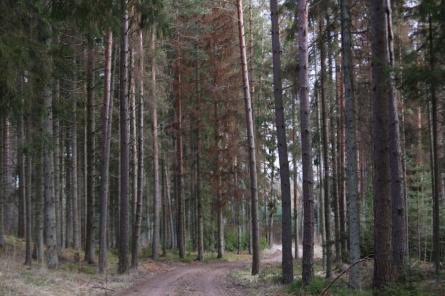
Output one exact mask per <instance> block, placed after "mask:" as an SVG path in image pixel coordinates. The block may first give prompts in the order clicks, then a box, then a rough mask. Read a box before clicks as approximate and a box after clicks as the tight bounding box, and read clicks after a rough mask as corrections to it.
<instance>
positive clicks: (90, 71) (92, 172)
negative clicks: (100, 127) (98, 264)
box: [85, 36, 96, 264]
mask: <svg viewBox="0 0 445 296" xmlns="http://www.w3.org/2000/svg"><path fill="white" fill-rule="evenodd" d="M87 51H88V53H87V169H86V171H85V174H87V184H86V186H87V217H86V240H85V261H87V262H88V263H89V264H94V263H95V258H94V257H95V250H96V246H95V240H96V239H95V229H94V228H95V227H94V226H95V224H96V219H95V199H96V166H95V158H96V157H95V152H96V151H95V150H96V141H95V136H96V135H95V133H96V121H95V114H94V113H95V109H96V102H95V74H94V71H95V69H94V67H95V63H96V50H95V48H94V40H93V37H91V36H88V50H87Z"/></svg>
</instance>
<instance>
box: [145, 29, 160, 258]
mask: <svg viewBox="0 0 445 296" xmlns="http://www.w3.org/2000/svg"><path fill="white" fill-rule="evenodd" d="M151 50H152V61H151V82H152V94H153V99H152V106H151V120H152V132H153V170H154V172H153V173H154V200H153V209H154V215H153V221H154V225H153V226H154V227H153V246H152V247H153V250H152V254H153V259H154V260H156V259H158V252H159V250H158V249H159V247H158V245H159V229H160V221H161V219H160V212H161V188H160V170H159V141H158V111H157V92H156V58H155V57H156V31H155V28H153V31H152V35H151ZM142 66H143V65H142V64H141V67H142Z"/></svg>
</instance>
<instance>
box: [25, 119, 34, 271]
mask: <svg viewBox="0 0 445 296" xmlns="http://www.w3.org/2000/svg"><path fill="white" fill-rule="evenodd" d="M27 129H28V134H27V136H28V139H29V137H30V135H31V133H30V131H31V130H32V124H31V120H28V122H27ZM28 141H29V140H28ZM32 164H33V163H32V155H31V153H29V152H28V153H27V155H26V178H25V180H26V185H25V186H26V190H25V191H26V197H25V198H26V200H25V241H26V242H25V265H27V266H31V264H32V246H31V245H32V187H31V186H32V182H31V179H32V170H33V165H32Z"/></svg>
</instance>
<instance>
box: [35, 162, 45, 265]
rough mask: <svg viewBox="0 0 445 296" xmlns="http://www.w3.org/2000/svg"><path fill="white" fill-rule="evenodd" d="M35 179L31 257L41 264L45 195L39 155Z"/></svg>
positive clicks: (41, 163)
mask: <svg viewBox="0 0 445 296" xmlns="http://www.w3.org/2000/svg"><path fill="white" fill-rule="evenodd" d="M36 174H37V176H38V177H37V178H38V182H36V186H35V189H37V190H35V206H34V219H35V225H34V233H35V237H34V254H33V257H35V259H36V260H37V262H38V263H39V264H40V265H42V264H43V259H44V258H43V252H44V242H43V209H44V206H43V198H44V194H45V186H44V178H43V155H42V154H40V156H39V162H38V166H37V173H36Z"/></svg>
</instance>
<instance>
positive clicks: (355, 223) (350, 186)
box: [340, 0, 360, 289]
mask: <svg viewBox="0 0 445 296" xmlns="http://www.w3.org/2000/svg"><path fill="white" fill-rule="evenodd" d="M349 1H350V0H341V2H340V5H341V8H340V9H341V42H342V67H343V83H344V87H345V101H346V176H347V178H346V195H347V197H346V199H347V201H348V225H349V260H350V262H351V263H352V264H353V263H355V262H356V261H357V260H359V258H360V220H359V208H358V203H359V200H358V194H357V173H358V171H357V139H356V134H355V133H356V126H355V121H354V89H353V72H352V71H353V70H352V35H351V26H352V24H351V7H350V2H349ZM349 285H350V286H351V288H353V289H358V288H359V268H358V266H357V265H355V266H353V267H352V268H351V272H350V273H349Z"/></svg>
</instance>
